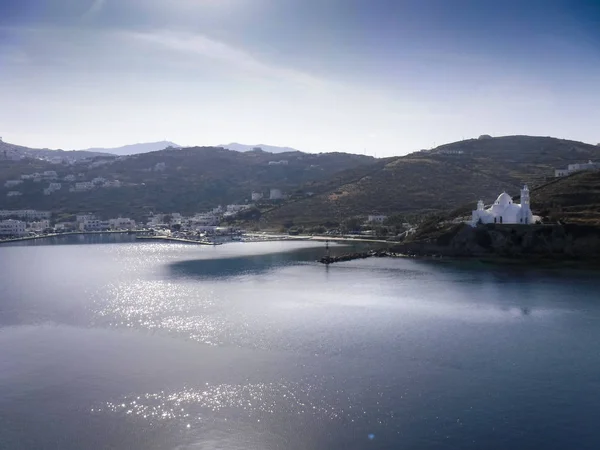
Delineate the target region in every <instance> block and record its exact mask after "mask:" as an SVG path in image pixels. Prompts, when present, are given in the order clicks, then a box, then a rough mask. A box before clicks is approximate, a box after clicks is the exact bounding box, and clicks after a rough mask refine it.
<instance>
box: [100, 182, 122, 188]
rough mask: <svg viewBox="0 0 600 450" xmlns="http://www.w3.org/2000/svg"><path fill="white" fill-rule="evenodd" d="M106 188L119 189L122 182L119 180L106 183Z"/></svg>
mask: <svg viewBox="0 0 600 450" xmlns="http://www.w3.org/2000/svg"><path fill="white" fill-rule="evenodd" d="M104 187H105V188H113V187H114V188H118V187H121V182H120V181H119V180H113V181H106V182H105V183H104Z"/></svg>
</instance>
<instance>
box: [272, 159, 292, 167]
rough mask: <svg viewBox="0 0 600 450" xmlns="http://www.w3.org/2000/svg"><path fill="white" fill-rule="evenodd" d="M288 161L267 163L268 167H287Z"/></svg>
mask: <svg viewBox="0 0 600 450" xmlns="http://www.w3.org/2000/svg"><path fill="white" fill-rule="evenodd" d="M287 165H288V160H287V159H282V160H281V161H269V166H287Z"/></svg>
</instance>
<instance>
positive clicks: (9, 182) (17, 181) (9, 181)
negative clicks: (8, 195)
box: [4, 180, 23, 188]
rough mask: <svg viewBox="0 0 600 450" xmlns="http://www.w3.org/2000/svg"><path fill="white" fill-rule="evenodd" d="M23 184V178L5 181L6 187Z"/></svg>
mask: <svg viewBox="0 0 600 450" xmlns="http://www.w3.org/2000/svg"><path fill="white" fill-rule="evenodd" d="M20 184H23V180H8V181H6V182H5V183H4V187H7V188H11V187H15V186H18V185H20Z"/></svg>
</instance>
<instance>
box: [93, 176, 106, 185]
mask: <svg viewBox="0 0 600 450" xmlns="http://www.w3.org/2000/svg"><path fill="white" fill-rule="evenodd" d="M104 183H106V178H104V177H96V178H94V179H92V184H96V185H102V184H104Z"/></svg>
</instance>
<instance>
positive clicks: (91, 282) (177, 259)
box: [0, 236, 600, 450]
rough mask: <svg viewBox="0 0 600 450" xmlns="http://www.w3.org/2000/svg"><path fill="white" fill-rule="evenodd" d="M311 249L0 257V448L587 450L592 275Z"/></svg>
mask: <svg viewBox="0 0 600 450" xmlns="http://www.w3.org/2000/svg"><path fill="white" fill-rule="evenodd" d="M65 244H71V245H65ZM322 245H323V244H315V243H309V242H295V243H292V242H275V243H234V244H227V245H222V246H218V247H204V246H193V245H180V244H165V243H146V242H144V243H139V242H134V241H133V240H132V239H131V237H130V236H110V237H98V236H96V237H94V238H89V237H83V236H75V237H71V238H60V239H55V240H53V241H52V240H48V241H36V242H34V243H25V244H23V243H22V244H19V245H12V246H6V245H3V246H0V449H61V450H62V449H178V450H180V449H292V450H295V449H338V448H339V449H350V450H352V449H426V450H428V449H483V448H485V449H506V448H513V449H514V448H516V449H521V448H522V449H540V450H541V449H544V450H546V449H549V448H568V449H598V448H600V428H599V427H598V426H597V423H598V420H599V419H600V352H598V350H597V343H598V342H600V294H599V292H600V281H599V277H598V276H597V274H596V273H594V272H586V271H557V270H539V269H535V268H515V267H508V268H506V267H504V268H503V267H497V266H489V265H483V264H478V263H474V262H463V263H449V262H425V261H416V260H408V259H377V258H372V259H368V260H360V261H352V262H347V263H339V264H334V265H332V266H329V267H324V266H322V265H319V264H317V263H315V262H314V261H315V259H316V258H317V257H319V256H321V255H322V254H323V248H322ZM334 251H338V252H339V251H342V249H341V248H335V249H334Z"/></svg>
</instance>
